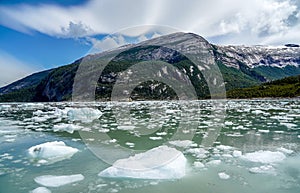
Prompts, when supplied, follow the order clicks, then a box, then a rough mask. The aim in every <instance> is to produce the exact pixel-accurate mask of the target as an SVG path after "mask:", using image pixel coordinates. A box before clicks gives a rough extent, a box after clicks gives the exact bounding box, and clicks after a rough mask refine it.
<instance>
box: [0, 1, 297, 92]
mask: <svg viewBox="0 0 300 193" xmlns="http://www.w3.org/2000/svg"><path fill="white" fill-rule="evenodd" d="M299 19H300V1H299V0H251V1H244V0H209V1H208V0H89V1H86V0H0V87H1V86H4V85H7V84H9V83H11V82H13V81H15V80H18V79H20V78H22V77H24V76H27V75H29V74H32V73H34V72H38V71H41V70H46V69H50V68H54V67H58V66H61V65H65V64H69V63H72V62H73V61H75V60H77V59H79V58H80V57H83V56H85V55H87V54H88V53H90V52H91V50H92V49H93V48H95V47H97V50H98V51H104V50H107V49H112V48H114V47H117V46H120V45H124V44H127V43H135V42H138V41H143V40H146V39H149V38H153V37H157V36H160V35H164V34H167V33H171V32H174V31H184V32H193V33H196V34H199V35H201V36H203V37H204V38H206V39H207V40H208V41H210V42H211V43H214V44H223V45H228V44H239V45H284V44H286V43H295V44H300V33H299V32H300V20H299ZM136 26H142V27H136ZM158 26H163V27H158ZM132 28H133V29H134V30H130V29H132ZM109 34H118V35H113V36H107V35H109Z"/></svg>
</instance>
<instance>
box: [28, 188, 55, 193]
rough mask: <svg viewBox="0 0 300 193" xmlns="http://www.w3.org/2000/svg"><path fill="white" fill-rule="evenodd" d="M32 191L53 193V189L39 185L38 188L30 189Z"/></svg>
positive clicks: (32, 192) (35, 192)
mask: <svg viewBox="0 0 300 193" xmlns="http://www.w3.org/2000/svg"><path fill="white" fill-rule="evenodd" d="M30 193H51V191H50V190H49V189H48V188H45V187H38V188H36V189H34V190H32V191H30Z"/></svg>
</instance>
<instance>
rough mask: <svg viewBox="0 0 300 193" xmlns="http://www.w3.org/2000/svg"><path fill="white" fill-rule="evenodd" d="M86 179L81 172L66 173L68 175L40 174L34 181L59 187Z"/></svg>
mask: <svg viewBox="0 0 300 193" xmlns="http://www.w3.org/2000/svg"><path fill="white" fill-rule="evenodd" d="M83 179H84V176H83V175H81V174H74V175H66V176H53V175H45V176H38V177H36V178H34V181H35V182H36V183H38V184H41V185H43V186H47V187H59V186H63V185H66V184H71V183H74V182H78V181H81V180H83Z"/></svg>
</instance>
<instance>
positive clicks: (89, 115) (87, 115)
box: [67, 107, 102, 123]
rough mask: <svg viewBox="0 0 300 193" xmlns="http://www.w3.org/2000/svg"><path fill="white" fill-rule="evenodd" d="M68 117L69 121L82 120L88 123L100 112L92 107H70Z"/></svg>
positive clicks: (97, 117)
mask: <svg viewBox="0 0 300 193" xmlns="http://www.w3.org/2000/svg"><path fill="white" fill-rule="evenodd" d="M67 115H68V119H69V120H71V121H82V122H85V123H90V122H92V121H93V120H95V119H99V118H100V117H101V115H102V112H101V111H100V110H98V109H93V108H87V107H85V108H72V109H69V110H68V112H67Z"/></svg>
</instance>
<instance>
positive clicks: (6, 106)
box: [0, 105, 11, 111]
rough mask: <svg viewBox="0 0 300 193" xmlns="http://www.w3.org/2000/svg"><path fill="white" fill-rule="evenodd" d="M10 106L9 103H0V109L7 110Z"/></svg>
mask: <svg viewBox="0 0 300 193" xmlns="http://www.w3.org/2000/svg"><path fill="white" fill-rule="evenodd" d="M10 108H11V105H0V110H2V111H7V110H9V109H10Z"/></svg>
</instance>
